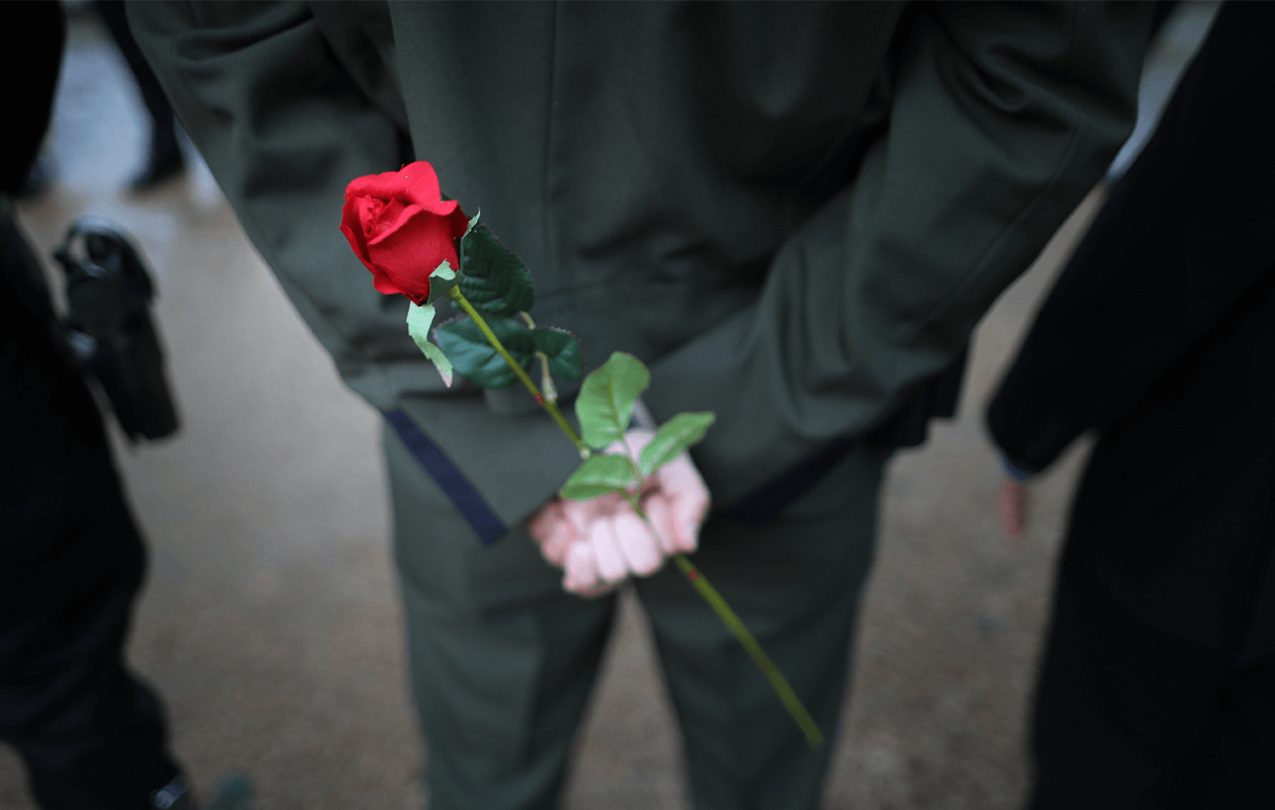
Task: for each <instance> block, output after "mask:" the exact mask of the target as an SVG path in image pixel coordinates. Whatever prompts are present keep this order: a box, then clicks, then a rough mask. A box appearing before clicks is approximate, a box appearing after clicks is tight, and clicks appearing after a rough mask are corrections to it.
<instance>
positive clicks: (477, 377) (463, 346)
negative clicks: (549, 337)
mask: <svg viewBox="0 0 1275 810" xmlns="http://www.w3.org/2000/svg"><path fill="white" fill-rule="evenodd" d="M487 325H488V326H489V327H491V331H492V332H494V333H495V335H496V337H497V338H499V340H500V342H501V343H502V344H504V347H505V350H506V351H508V352H509V355H510V356H511V357H512V358H513V359H514V361H515V362H517V363H518V365H520V366H522V368H523V370H524V371H530V370H531V368H532V364H533V363H534V362H535V359H536V341H535V339H533V338H532V336H531V331H530V330H529V329H527V328H526V327H525V326H521V325H520V324H517V323H515V322H514V321H510V320H506V319H503V318H492V319H490V320H488V321H487ZM434 338H435V340H437V341H438V345H439V346H440V347H442V350H443V351H444V352H445V353H446V354H447V356H448V357H450V358H451V361H452V365H454V366H455V367H456V373H458V374H460V376H462V377H464V378H465V379H467V380H469V381H470V382H473V383H476V384H478V385H481V386H482V387H483V388H508V387H509V386H511V385H513V384H514V383H515V382H517V381H518V376H517V375H516V374H514V372H513V369H511V368H509V366H508V365H506V364H505V361H504V358H502V357H501V356H500V353H499V352H497V351H496V349H495V348H494V347H493V346H492V345H491V344H490V343H488V342H487V337H486V336H485V335H483V333H482V330H481V329H479V328H478V324H477V323H475V322H474V320H473V319H472V318H468V317H461V318H456V319H454V320H451V321H448V322H447V323H445V324H442V325H441V326H439V327H438V328H437V329H435V330H434Z"/></svg>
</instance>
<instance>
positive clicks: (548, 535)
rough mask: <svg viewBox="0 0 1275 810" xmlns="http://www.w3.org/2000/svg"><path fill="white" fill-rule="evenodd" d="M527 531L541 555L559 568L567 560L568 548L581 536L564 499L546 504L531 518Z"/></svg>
mask: <svg viewBox="0 0 1275 810" xmlns="http://www.w3.org/2000/svg"><path fill="white" fill-rule="evenodd" d="M527 531H528V532H530V534H531V536H532V538H533V539H534V540H535V541H536V544H537V545H538V546H539V547H540V554H541V556H543V557H544V558H545V559H546V560H547V561H548V562H549V563H550V564H552V565H556V566H558V567H559V568H561V567H562V566H563V564H564V563H565V562H566V557H567V550H568V549H570V548H571V546H572V544H574V543H575V542H576V540H577V539H578V538H579V533H578V532H577V531H576V529H575V526H574V525H573V524H572V522H571V520H570V519H569V518H568V516H567V514H566V509H565V507H564V506H563V502H562V501H550V502H549V503H548V504H545V506H544V507H543V508H542V509H541V510H540V511H539V512H537V513H536V515H535V517H533V518H532V519H531V522H530V523H529V524H528V525H527Z"/></svg>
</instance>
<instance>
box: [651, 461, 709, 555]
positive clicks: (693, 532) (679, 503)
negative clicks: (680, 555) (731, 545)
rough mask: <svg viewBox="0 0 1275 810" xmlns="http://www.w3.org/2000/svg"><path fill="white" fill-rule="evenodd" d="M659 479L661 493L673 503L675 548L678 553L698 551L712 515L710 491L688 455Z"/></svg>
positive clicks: (663, 469)
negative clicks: (703, 528)
mask: <svg viewBox="0 0 1275 810" xmlns="http://www.w3.org/2000/svg"><path fill="white" fill-rule="evenodd" d="M659 476H660V482H661V483H660V489H661V493H662V494H665V495H666V496H667V497H668V498H669V500H670V510H671V512H672V519H671V521H670V523H669V525H670V527H671V530H672V531H671V534H672V537H673V540H674V544H675V545H676V546H677V550H678V552H691V551H694V550H695V549H696V548H698V547H699V528H700V525H701V524H702V523H703V522H704V518H705V516H706V515H707V514H708V507H709V502H710V499H709V494H708V487H707V486H706V485H705V484H704V479H703V478H702V477H701V476H700V474H699V472H698V471H697V470H696V469H695V467H694V465H692V464H691V461H690V457H689V456H687V455H686V454H683V455H681V456H679V457H678V458H676V459H674V460H673V461H672V462H670V463H669V464H668V465H666V466H665V467H664V468H662V469H661V470H660V472H659Z"/></svg>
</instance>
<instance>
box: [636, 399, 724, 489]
mask: <svg viewBox="0 0 1275 810" xmlns="http://www.w3.org/2000/svg"><path fill="white" fill-rule="evenodd" d="M716 419H717V415H716V414H714V413H713V412H712V411H703V412H700V413H679V414H678V415H677V416H674V417H673V418H672V419H670V420H668V421H667V422H665V423H664V424H662V425H660V429H659V430H657V431H656V432H655V438H653V439H651V442H650V444H648V445H647V446H646V447H643V448H642V454H641V455H640V456H639V457H638V469H640V470H641V471H642V477H643V478H645V477H647V476H648V475H650V474H651V473H653V472H655V471H656V470H658V469H659V468H660V467H663V466H664V465H665V464H668V463H669V462H670V461H672V460H673V459H675V458H677V456H678V454H679V453H681V452H682V451H683V450H685V449H686V448H688V447H690V446H691V445H693V444H695V443H696V442H698V441H699V440H700V439H702V438H704V433H705V431H707V430H708V428H709V425H712V424H713V422H714V421H715V420H716Z"/></svg>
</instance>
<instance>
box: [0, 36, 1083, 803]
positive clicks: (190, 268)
mask: <svg viewBox="0 0 1275 810" xmlns="http://www.w3.org/2000/svg"><path fill="white" fill-rule="evenodd" d="M70 43H71V50H70V58H69V59H68V62H67V65H66V68H65V69H64V76H63V82H62V86H61V90H60V97H59V102H58V107H57V113H56V123H55V129H54V132H53V139H52V156H53V158H54V160H55V161H56V164H57V166H58V169H59V172H60V175H61V178H62V180H61V183H60V185H59V186H58V187H56V188H54V189H53V190H52V191H50V192H49V193H48V194H47V195H45V196H44V197H42V198H40V199H39V200H37V201H35V202H32V203H30V204H27V205H25V206H24V207H23V210H22V214H23V220H24V222H25V224H26V225H27V228H28V230H29V231H30V233H31V234H32V236H33V239H34V240H35V241H36V242H37V243H38V244H39V245H40V246H42V247H46V248H47V247H49V246H52V245H53V244H55V243H56V242H57V241H58V239H59V238H60V236H61V232H62V231H63V229H64V228H65V227H66V225H67V224H69V222H70V221H71V220H72V219H73V218H74V217H75V216H76V215H78V214H79V213H81V212H92V213H96V214H101V215H105V216H108V217H111V218H113V219H115V220H116V221H118V222H120V223H122V224H123V225H124V226H126V227H127V228H128V229H130V230H131V231H132V232H133V233H134V234H135V235H136V236H137V239H138V241H139V242H140V243H141V245H142V246H143V248H144V250H145V252H146V254H147V255H148V257H149V258H150V261H151V264H152V265H153V266H154V268H155V270H156V272H157V274H158V283H159V287H160V290H161V295H162V298H161V300H160V303H159V313H158V314H159V318H160V320H161V322H162V325H163V329H164V335H165V340H166V343H167V347H168V352H169V355H170V358H171V369H172V377H173V382H174V384H175V386H176V390H177V395H178V398H179V400H180V405H181V408H182V413H183V418H184V429H183V431H182V433H181V435H180V436H179V437H178V438H176V439H175V440H172V441H169V442H166V443H163V444H160V445H157V446H147V447H142V448H139V449H132V448H127V447H123V446H121V447H120V448H119V462H120V465H121V467H122V468H123V471H124V473H125V476H126V478H127V480H128V484H129V488H130V492H131V496H132V500H133V503H134V505H135V507H136V511H137V514H138V515H139V518H140V520H141V522H142V523H143V524H144V526H145V529H146V533H147V535H148V537H149V539H150V543H151V547H152V550H153V556H152V567H151V574H150V579H149V582H148V585H147V588H146V591H145V595H144V598H143V600H142V602H141V605H140V609H139V611H138V617H137V626H136V631H135V633H134V636H133V642H132V645H131V648H130V651H129V653H130V658H131V660H132V662H133V663H134V665H135V666H136V667H137V669H138V670H139V671H140V672H142V673H143V674H144V675H145V677H146V678H147V679H149V680H150V681H151V682H152V683H153V684H154V685H155V686H156V688H157V689H158V690H159V691H160V692H161V693H162V694H163V696H164V698H165V700H166V702H167V705H168V708H169V713H170V716H171V720H172V727H173V734H174V746H175V749H176V751H177V753H178V755H179V756H180V758H181V759H182V760H183V761H184V762H185V763H186V764H187V766H188V767H189V768H190V770H191V771H192V773H193V774H194V777H195V779H196V781H197V784H199V785H200V786H202V787H204V788H205V789H207V788H208V787H210V786H211V785H212V784H214V783H215V782H216V780H217V779H218V778H220V777H221V776H223V775H225V774H227V773H230V772H236V771H240V772H246V773H248V774H250V775H251V777H252V779H253V780H254V782H255V784H256V786H257V791H258V801H257V807H258V808H260V810H302V809H303V808H304V809H305V810H344V809H345V808H385V807H388V808H407V807H419V806H420V797H419V794H418V791H417V788H416V787H415V785H414V783H415V780H416V777H417V776H418V774H419V772H420V767H421V762H422V759H423V756H424V752H423V750H422V747H421V745H420V743H419V742H418V740H417V737H416V733H415V729H414V725H413V723H414V721H413V719H412V714H411V711H410V709H409V705H408V697H407V692H406V683H405V677H404V670H403V653H402V638H401V627H400V613H399V608H398V604H397V601H396V586H395V583H394V580H393V577H392V576H391V568H390V562H389V559H388V554H387V550H388V536H389V524H388V509H387V504H386V495H385V480H384V474H383V472H382V470H381V468H380V463H379V449H378V432H379V423H378V417H377V415H376V414H375V413H374V412H373V411H372V410H371V409H369V408H368V407H367V406H366V405H365V404H363V403H362V401H361V400H358V399H357V398H356V397H355V396H354V395H353V394H351V393H349V392H348V391H347V390H346V389H344V388H343V387H342V386H341V385H340V384H339V382H338V381H337V378H336V375H335V373H334V371H333V369H332V367H331V364H330V362H329V361H328V359H327V357H326V355H325V354H324V353H323V352H322V351H321V349H320V348H319V347H318V345H317V344H316V343H315V341H314V340H313V338H311V336H310V335H309V333H308V332H307V331H306V330H305V329H304V327H303V326H302V324H301V322H300V321H299V319H298V318H297V316H296V315H295V314H294V313H293V311H292V309H291V308H290V306H289V305H288V303H287V302H286V300H285V299H284V297H283V295H282V293H281V292H280V291H279V289H278V286H277V285H276V283H275V282H274V280H273V278H272V277H271V276H270V275H269V274H268V272H267V271H266V270H265V268H264V266H263V265H262V263H261V261H260V259H259V258H258V257H257V255H256V254H255V253H254V252H253V250H252V248H251V247H249V246H248V244H247V243H246V241H245V240H244V238H243V236H242V234H241V232H240V230H239V227H238V225H237V224H236V222H235V220H234V217H233V216H232V214H231V213H230V211H229V210H228V208H227V207H226V205H225V203H224V202H223V201H222V199H221V198H220V195H219V194H218V192H217V190H216V187H215V185H214V184H213V182H212V180H211V178H210V177H209V176H208V175H207V172H206V169H203V168H202V167H196V168H195V169H194V170H193V171H192V172H190V173H189V174H188V175H187V176H186V178H185V179H183V180H180V181H177V182H175V183H172V184H170V185H169V186H167V187H165V188H162V189H160V190H158V191H156V192H153V193H151V194H149V195H145V196H130V195H128V194H125V193H124V192H121V191H118V190H117V187H118V184H119V183H120V182H121V180H122V179H124V178H125V177H126V176H127V175H128V174H130V172H131V171H132V170H133V168H134V167H135V165H136V164H137V162H138V161H139V160H140V152H141V147H142V143H143V141H144V131H143V130H142V128H141V127H142V123H141V119H140V117H139V114H138V112H137V101H136V99H135V98H134V97H133V96H132V95H131V89H130V88H129V84H128V79H127V76H126V74H124V72H123V68H122V66H121V64H120V63H119V62H118V61H117V59H116V57H115V55H114V52H113V50H112V48H111V46H110V45H109V44H108V42H107V41H106V40H105V39H104V37H103V35H102V34H101V33H100V32H99V31H98V30H97V28H96V27H95V26H94V25H92V24H91V22H88V21H83V20H81V21H77V22H75V24H74V25H73V28H72V37H71V41H70ZM1100 193H1101V192H1100V191H1099V192H1097V193H1096V194H1095V195H1094V196H1092V197H1091V199H1090V201H1088V202H1087V204H1086V206H1082V209H1081V211H1080V212H1078V214H1077V216H1075V217H1073V220H1072V221H1071V222H1069V223H1068V225H1067V226H1066V227H1065V228H1064V229H1063V231H1062V232H1061V233H1060V234H1059V236H1058V237H1057V238H1056V239H1055V242H1054V243H1053V244H1052V245H1051V247H1050V249H1049V250H1047V251H1046V253H1045V255H1044V256H1043V257H1042V259H1041V260H1040V261H1039V262H1038V263H1037V265H1036V266H1035V267H1034V268H1033V269H1032V270H1031V271H1030V272H1029V273H1027V274H1026V275H1025V276H1024V277H1023V278H1022V279H1021V280H1020V282H1019V283H1018V284H1017V285H1015V286H1014V287H1013V288H1011V289H1010V290H1009V291H1008V292H1007V293H1006V295H1005V296H1004V297H1003V298H1002V300H1001V301H1000V302H999V303H998V304H997V306H996V308H995V309H994V310H993V311H992V312H991V313H989V315H988V316H987V318H986V319H985V321H984V323H983V324H982V325H981V327H980V328H979V331H978V334H977V336H976V341H975V351H974V361H973V366H972V369H971V372H970V374H969V376H968V379H967V384H966V391H965V395H964V407H963V412H962V414H961V417H960V418H959V419H958V420H956V421H955V422H953V423H950V424H946V425H943V426H941V427H939V428H938V430H937V431H935V433H934V435H933V439H932V441H931V442H930V444H929V445H928V446H927V447H926V448H924V449H922V450H920V451H919V452H908V453H904V454H901V455H900V456H899V457H898V458H896V460H895V461H894V462H893V464H892V467H891V472H890V477H889V483H888V485H887V487H886V490H885V495H884V501H883V513H884V520H883V529H882V537H881V544H880V552H879V557H878V563H877V567H876V570H875V573H874V575H873V579H872V582H871V587H870V591H869V594H868V597H867V605H866V608H865V612H864V617H863V626H862V630H861V633H860V636H859V640H858V644H857V663H856V666H855V672H854V686H853V693H852V694H853V699H852V702H851V706H850V708H849V710H848V712H847V715H846V717H845V722H844V724H843V730H842V733H841V734H840V737H839V740H838V742H837V749H836V767H835V769H834V775H833V779H832V783H831V786H830V793H829V798H828V802H827V807H828V808H855V809H856V810H914V809H915V810H922V808H925V809H927V810H928V809H929V808H933V809H934V810H960V809H962V808H969V809H970V810H974V809H975V808H977V809H978V810H1001V809H1002V808H1003V809H1004V810H1009V808H1014V807H1016V806H1017V804H1018V802H1019V799H1020V797H1021V794H1022V791H1023V790H1024V786H1025V782H1026V766H1025V763H1024V759H1023V753H1022V752H1023V735H1024V713H1025V709H1026V705H1027V699H1028V691H1029V688H1030V684H1031V680H1032V669H1033V665H1034V659H1035V656H1036V654H1037V649H1038V646H1039V642H1040V632H1041V624H1042V621H1043V617H1044V613H1045V609H1046V606H1047V604H1048V597H1049V589H1050V573H1051V566H1052V564H1053V559H1054V556H1055V552H1056V549H1057V543H1058V537H1059V533H1060V524H1061V519H1062V518H1061V515H1062V507H1063V504H1065V502H1066V498H1067V494H1068V490H1069V488H1070V486H1071V484H1072V481H1073V479H1074V473H1075V470H1076V468H1077V464H1078V462H1079V460H1080V459H1079V455H1080V453H1075V454H1073V455H1072V456H1071V457H1070V458H1068V459H1067V461H1066V462H1065V463H1064V464H1062V465H1060V467H1059V468H1058V469H1057V470H1055V471H1054V472H1053V473H1052V474H1050V475H1049V476H1047V477H1046V479H1045V480H1044V481H1042V482H1041V483H1040V485H1039V486H1038V487H1037V488H1036V490H1035V492H1034V495H1035V501H1034V505H1035V510H1034V517H1033V522H1032V525H1031V528H1030V531H1029V534H1028V536H1027V537H1026V538H1025V539H1024V540H1023V541H1021V542H1020V543H1018V544H1014V543H1011V542H1010V541H1008V540H1006V539H1004V538H1003V537H1001V536H1000V535H999V533H998V531H997V529H996V525H995V520H994V511H993V499H994V492H995V487H996V485H997V483H998V475H999V473H998V470H997V467H996V461H995V458H994V456H993V454H992V452H991V450H990V448H989V447H988V445H987V442H986V439H985V437H984V434H983V432H982V428H981V422H980V419H981V408H982V406H983V405H984V404H985V402H986V399H987V396H988V392H989V390H990V388H991V387H992V386H993V385H994V384H995V381H996V377H997V375H998V373H999V370H1000V369H1001V368H1002V366H1003V364H1004V362H1005V361H1006V358H1007V356H1008V355H1009V354H1010V353H1011V352H1012V350H1013V347H1014V346H1015V343H1016V341H1017V340H1018V337H1019V334H1020V330H1021V328H1022V325H1023V324H1024V323H1025V322H1026V320H1027V319H1028V318H1029V317H1030V313H1031V310H1032V307H1033V305H1034V303H1035V302H1036V301H1037V300H1038V299H1039V296H1040V294H1041V293H1042V291H1044V290H1045V289H1047V286H1048V281H1049V278H1050V276H1051V274H1052V273H1053V272H1054V271H1055V270H1056V268H1057V267H1058V265H1059V262H1060V260H1061V259H1062V258H1063V257H1064V256H1065V254H1066V252H1067V250H1068V248H1069V246H1070V245H1072V244H1073V242H1074V238H1075V236H1076V234H1077V233H1078V232H1079V231H1080V228H1081V227H1082V225H1083V221H1084V216H1085V215H1086V214H1087V213H1088V212H1091V210H1092V207H1093V203H1094V202H1095V201H1096V199H1097V197H1098V196H1099V195H1100ZM678 745H679V742H678V738H677V734H676V730H675V728H674V726H673V724H672V722H671V718H670V715H669V710H668V707H667V703H666V700H665V696H664V693H663V685H662V683H661V681H660V678H659V676H658V671H657V669H656V668H655V663H654V659H653V656H652V651H651V645H650V642H649V638H648V636H647V632H646V629H645V626H644V624H643V619H642V616H641V613H640V608H638V607H637V606H636V604H635V603H634V602H633V601H632V600H629V601H627V602H626V607H625V610H624V612H623V614H622V617H621V621H620V623H619V627H618V632H617V634H616V635H615V638H614V643H613V645H612V648H611V651H610V654H609V659H608V664H607V668H606V671H605V674H604V676H603V679H602V682H601V684H600V687H599V690H598V693H597V695H596V698H595V701H594V704H593V706H592V709H591V715H590V719H589V722H588V725H587V728H586V729H585V731H584V733H583V735H582V738H581V741H580V750H579V757H578V762H577V766H576V768H575V772H574V774H573V776H572V779H571V783H570V787H569V790H568V796H567V800H566V806H567V807H568V808H580V809H581V810H584V808H589V809H590V810H592V809H594V808H616V810H625V809H627V808H633V810H638V809H639V808H642V809H646V808H662V809H663V808H679V807H685V806H686V805H685V801H684V800H683V799H682V798H681V789H682V782H681V775H680V773H679V770H678V765H677V762H678ZM33 807H34V805H33V804H32V803H31V801H30V799H29V797H28V796H27V794H26V791H25V787H24V786H23V783H22V776H21V770H20V766H19V765H18V763H17V760H16V758H15V757H14V755H13V754H12V752H11V751H9V750H7V749H3V748H0V810H32V808H33Z"/></svg>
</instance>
